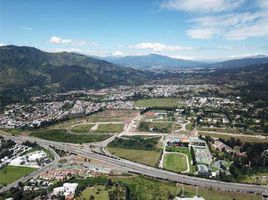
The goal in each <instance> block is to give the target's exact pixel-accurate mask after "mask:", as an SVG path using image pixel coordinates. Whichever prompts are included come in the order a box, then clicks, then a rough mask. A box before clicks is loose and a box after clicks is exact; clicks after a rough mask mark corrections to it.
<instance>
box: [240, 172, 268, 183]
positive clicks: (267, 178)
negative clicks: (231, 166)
mask: <svg viewBox="0 0 268 200" xmlns="http://www.w3.org/2000/svg"><path fill="white" fill-rule="evenodd" d="M239 182H241V183H254V184H261V185H267V184H268V172H263V173H262V172H260V173H257V174H255V175H252V176H250V175H248V176H246V177H244V178H242V179H241V180H239Z"/></svg>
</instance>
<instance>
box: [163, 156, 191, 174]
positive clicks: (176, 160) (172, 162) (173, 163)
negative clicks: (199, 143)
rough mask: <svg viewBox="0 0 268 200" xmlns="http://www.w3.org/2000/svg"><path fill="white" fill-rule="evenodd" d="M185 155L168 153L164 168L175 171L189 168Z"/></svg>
mask: <svg viewBox="0 0 268 200" xmlns="http://www.w3.org/2000/svg"><path fill="white" fill-rule="evenodd" d="M186 159H187V158H186V157H185V156H184V155H181V154H178V153H168V154H165V157H164V168H165V169H167V170H170V171H174V172H182V171H186V170H187V161H186Z"/></svg>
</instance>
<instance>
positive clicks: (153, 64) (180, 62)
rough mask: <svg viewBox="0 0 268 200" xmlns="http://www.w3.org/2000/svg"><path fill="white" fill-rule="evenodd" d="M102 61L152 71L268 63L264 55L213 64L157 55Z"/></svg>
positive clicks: (234, 66)
mask: <svg viewBox="0 0 268 200" xmlns="http://www.w3.org/2000/svg"><path fill="white" fill-rule="evenodd" d="M102 59H104V60H106V61H108V62H111V63H114V64H117V65H120V66H127V67H133V68H143V69H154V68H162V69H170V68H177V69H181V68H197V67H198V68H200V67H202V68H210V67H217V68H236V67H244V66H247V65H252V64H263V63H268V56H265V55H261V56H254V57H245V58H239V59H232V60H227V61H222V62H214V63H206V62H202V61H193V60H184V59H176V58H171V57H168V56H163V55H159V54H148V55H140V56H110V57H103V58H102Z"/></svg>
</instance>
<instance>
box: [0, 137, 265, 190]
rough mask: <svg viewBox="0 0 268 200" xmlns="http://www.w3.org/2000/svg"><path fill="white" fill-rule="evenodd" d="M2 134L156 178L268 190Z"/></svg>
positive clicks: (74, 146) (239, 188)
mask: <svg viewBox="0 0 268 200" xmlns="http://www.w3.org/2000/svg"><path fill="white" fill-rule="evenodd" d="M0 135H2V136H3V137H5V138H8V139H12V140H14V141H19V142H22V141H26V140H28V141H32V142H37V143H38V144H40V145H42V146H48V145H53V146H55V147H56V148H58V149H63V150H66V151H69V152H72V153H75V154H78V155H82V156H85V157H88V158H92V159H95V160H100V161H102V162H106V163H109V164H111V165H113V166H115V167H116V166H117V167H120V168H125V169H126V170H128V171H130V172H135V173H139V174H143V175H147V176H152V177H155V178H160V179H166V180H170V181H175V182H179V183H184V184H189V185H196V186H200V187H210V188H214V189H218V190H224V191H235V192H249V193H265V192H267V191H268V186H261V185H252V184H239V183H228V182H222V181H216V180H210V179H204V178H198V177H192V176H187V175H182V174H176V173H173V172H168V171H165V170H162V169H157V168H154V167H149V166H146V165H143V164H139V163H135V162H132V161H129V160H125V159H116V158H113V157H108V156H105V155H101V154H97V153H94V152H92V151H90V150H84V149H80V148H79V147H77V145H73V144H66V143H60V142H53V141H47V140H42V139H39V138H32V137H23V136H18V137H14V136H8V135H3V134H0Z"/></svg>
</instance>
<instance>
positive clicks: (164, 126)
mask: <svg viewBox="0 0 268 200" xmlns="http://www.w3.org/2000/svg"><path fill="white" fill-rule="evenodd" d="M139 130H140V131H145V132H148V131H151V130H152V132H159V133H170V132H171V130H172V123H171V122H141V123H140V125H139Z"/></svg>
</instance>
